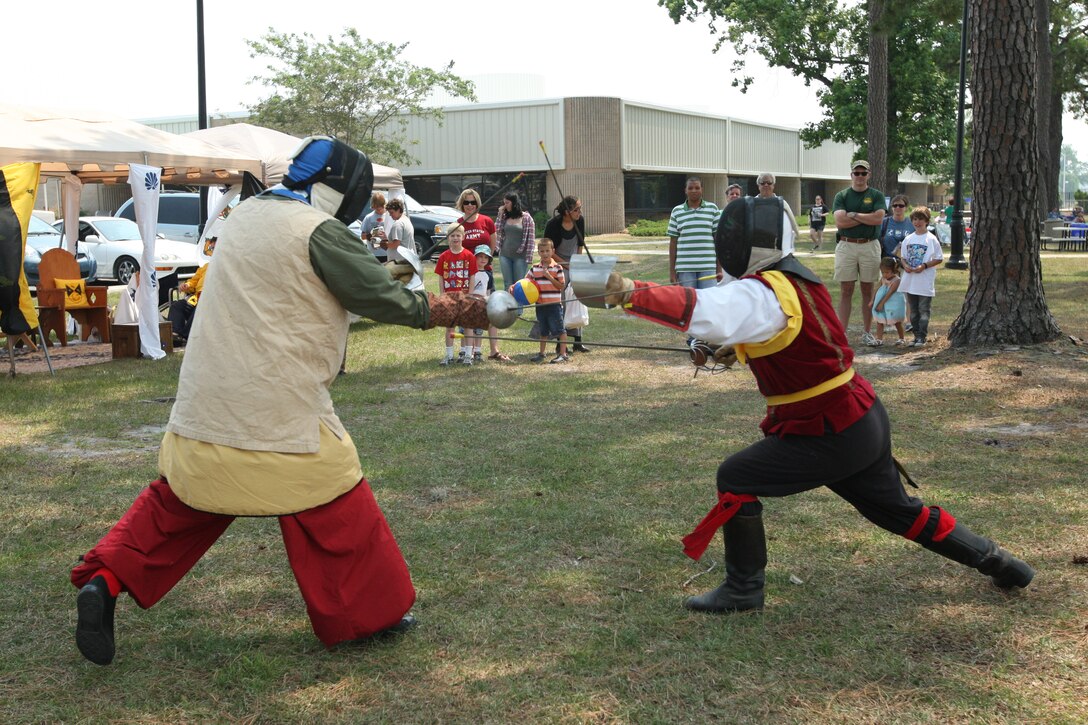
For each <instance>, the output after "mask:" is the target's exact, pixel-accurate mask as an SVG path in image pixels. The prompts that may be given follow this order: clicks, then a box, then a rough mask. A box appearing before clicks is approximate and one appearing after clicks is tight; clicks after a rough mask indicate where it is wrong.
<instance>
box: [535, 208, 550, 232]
mask: <svg viewBox="0 0 1088 725" xmlns="http://www.w3.org/2000/svg"><path fill="white" fill-rule="evenodd" d="M551 218H552V215H551V214H549V213H548V212H546V211H537V212H533V222H534V223H535V224H536V236H537V238H538V239H539V238H540V237H542V236H544V227H545V226H546V225H547V224H548V220H549V219H551Z"/></svg>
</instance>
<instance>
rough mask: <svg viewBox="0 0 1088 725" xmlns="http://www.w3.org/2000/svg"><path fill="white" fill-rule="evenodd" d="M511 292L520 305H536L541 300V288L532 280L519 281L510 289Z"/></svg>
mask: <svg viewBox="0 0 1088 725" xmlns="http://www.w3.org/2000/svg"><path fill="white" fill-rule="evenodd" d="M510 292H511V293H512V294H513V295H514V299H515V300H517V301H518V304H519V305H532V304H536V301H537V300H538V299H540V288H539V287H537V286H536V282H534V281H533V280H531V279H519V280H518V281H517V282H515V283H514V286H513V287H511V288H510Z"/></svg>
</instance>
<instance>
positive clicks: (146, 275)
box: [128, 164, 166, 360]
mask: <svg viewBox="0 0 1088 725" xmlns="http://www.w3.org/2000/svg"><path fill="white" fill-rule="evenodd" d="M161 178H162V169H160V168H157V167H155V166H143V165H141V164H129V167H128V183H129V186H131V187H132V206H133V209H134V210H135V211H136V226H138V227H139V228H140V237H141V238H142V239H143V242H144V249H143V253H142V254H141V255H140V286H139V287H138V288H137V289H136V308H137V310H139V313H140V354H141V355H143V356H144V357H149V358H151V359H152V360H159V359H161V358H164V357H166V353H165V352H163V350H162V344H161V341H160V340H159V278H158V275H157V274H156V272H155V235H156V234H157V233H158V229H159V186H160V179H161Z"/></svg>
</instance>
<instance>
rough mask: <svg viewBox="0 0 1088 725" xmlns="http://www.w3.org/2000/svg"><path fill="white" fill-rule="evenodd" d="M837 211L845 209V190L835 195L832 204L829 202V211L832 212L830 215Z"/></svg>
mask: <svg viewBox="0 0 1088 725" xmlns="http://www.w3.org/2000/svg"><path fill="white" fill-rule="evenodd" d="M839 209H843V210H845V209H846V190H845V189H843V190H842V191H840V192H838V193H837V194H835V200H834V201H833V202H831V211H832V213H834V212H836V211H838V210H839Z"/></svg>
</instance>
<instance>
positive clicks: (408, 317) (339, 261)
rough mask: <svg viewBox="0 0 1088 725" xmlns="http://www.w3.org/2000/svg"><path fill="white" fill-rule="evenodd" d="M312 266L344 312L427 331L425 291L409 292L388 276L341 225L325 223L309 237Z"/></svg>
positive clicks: (428, 312) (368, 251) (383, 268)
mask: <svg viewBox="0 0 1088 725" xmlns="http://www.w3.org/2000/svg"><path fill="white" fill-rule="evenodd" d="M310 264H312V265H313V268H314V272H315V273H316V274H317V276H318V277H320V278H321V281H322V282H324V283H325V286H326V287H328V288H329V291H330V292H332V294H333V296H334V297H336V299H337V300H339V301H340V304H342V305H343V306H344V309H346V310H348V311H349V312H354V313H355V314H357V315H361V316H362V317H368V318H370V319H371V320H375V321H377V322H387V323H391V324H394V325H405V326H406V327H418V328H420V329H423V328H425V327H427V322H428V321H429V319H430V316H431V311H430V305H429V304H428V302H427V293H426V292H424V291H423V290H419V291H416V292H409V291H408V290H407V289H406V288H405V287H404V285H402V284H401V283H400V282H397V281H396V280H394V279H393V278H392V277H390V276H389V272H387V271H386V269H385V267H383V266H382V264H381V262H379V261H378V260H377V259H375V258H374V255H373V254H372V253H371V252H370V250H369V249H368V248H367V246H366V245H365V244H364V243H363V242H362V241H361V240H360V239H359V238H358V237H356V236H355V235H354V234H352V233H351V231H349V230H348V228H347V227H345V226H344V225H343V224H341V223H340V222H338V221H336V220H334V219H330V220H328V221H325V222H322V223H321V224H320V225H318V227H317V228H316V229H314V231H313V234H311V235H310Z"/></svg>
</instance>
